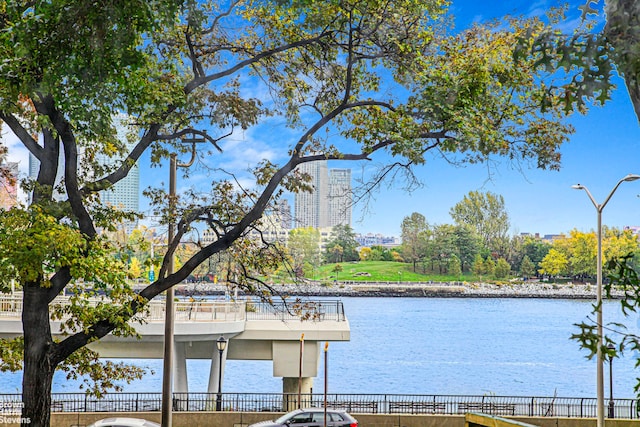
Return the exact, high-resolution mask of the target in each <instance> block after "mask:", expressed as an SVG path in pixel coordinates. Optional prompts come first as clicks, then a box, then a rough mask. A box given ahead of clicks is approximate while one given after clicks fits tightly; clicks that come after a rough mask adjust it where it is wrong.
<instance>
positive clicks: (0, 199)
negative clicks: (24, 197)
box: [0, 162, 18, 209]
mask: <svg viewBox="0 0 640 427" xmlns="http://www.w3.org/2000/svg"><path fill="white" fill-rule="evenodd" d="M0 167H2V168H3V170H4V171H5V173H2V174H0V209H11V208H12V207H13V206H15V205H17V204H18V163H17V162H8V163H4V164H2V165H0Z"/></svg>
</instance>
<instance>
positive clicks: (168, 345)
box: [161, 137, 205, 427]
mask: <svg viewBox="0 0 640 427" xmlns="http://www.w3.org/2000/svg"><path fill="white" fill-rule="evenodd" d="M204 141H205V140H204V138H195V137H194V138H189V139H183V140H182V142H185V143H187V142H189V143H191V160H190V161H189V162H188V163H178V155H177V154H176V153H172V154H171V157H170V162H169V215H170V218H169V226H168V230H167V242H168V244H169V245H171V241H172V240H173V239H174V236H175V221H174V219H173V218H172V215H173V214H174V213H175V209H176V201H175V197H176V172H177V168H178V167H181V168H188V167H189V166H191V165H192V164H193V162H194V161H195V159H196V143H198V142H204ZM171 274H173V253H171V254H170V256H169V262H168V265H167V274H166V275H167V276H169V275H171ZM173 298H174V292H173V287H170V288H169V289H167V291H166V298H165V310H164V351H163V355H162V359H163V364H162V408H161V412H162V414H161V423H162V427H171V424H172V419H171V410H172V404H173V399H172V397H173V396H172V395H173V331H174V329H173V311H174V308H173Z"/></svg>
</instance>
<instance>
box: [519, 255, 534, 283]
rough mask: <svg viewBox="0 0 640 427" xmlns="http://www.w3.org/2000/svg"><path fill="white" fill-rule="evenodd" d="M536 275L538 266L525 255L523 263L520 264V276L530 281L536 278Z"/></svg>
mask: <svg viewBox="0 0 640 427" xmlns="http://www.w3.org/2000/svg"><path fill="white" fill-rule="evenodd" d="M535 274H536V266H535V264H534V263H533V262H532V261H531V258H529V255H525V256H524V257H523V258H522V262H521V263H520V275H521V276H522V277H523V278H525V279H528V278H529V277H531V276H535Z"/></svg>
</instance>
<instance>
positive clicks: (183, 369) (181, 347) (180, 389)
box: [173, 342, 189, 411]
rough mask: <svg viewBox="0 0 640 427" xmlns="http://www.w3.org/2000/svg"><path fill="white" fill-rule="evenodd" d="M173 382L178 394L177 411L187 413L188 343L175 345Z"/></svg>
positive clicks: (175, 404)
mask: <svg viewBox="0 0 640 427" xmlns="http://www.w3.org/2000/svg"><path fill="white" fill-rule="evenodd" d="M173 380H174V384H173V392H174V393H175V394H177V395H176V398H175V399H176V400H175V402H174V403H173V406H174V408H175V409H179V410H181V411H186V410H187V404H188V401H187V395H186V394H187V393H188V392H189V379H188V378H187V357H186V343H184V342H174V343H173ZM181 393H184V394H185V395H184V397H182V396H181V395H180V394H181Z"/></svg>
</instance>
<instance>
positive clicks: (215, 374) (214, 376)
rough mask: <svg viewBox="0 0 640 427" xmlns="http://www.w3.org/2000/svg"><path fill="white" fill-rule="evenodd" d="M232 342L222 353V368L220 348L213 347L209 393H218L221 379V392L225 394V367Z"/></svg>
mask: <svg viewBox="0 0 640 427" xmlns="http://www.w3.org/2000/svg"><path fill="white" fill-rule="evenodd" d="M230 341H231V340H229V342H227V348H225V349H224V351H223V352H222V366H220V352H219V351H218V348H217V347H216V346H215V345H214V346H213V354H212V355H211V370H210V371H209V386H208V387H207V392H208V393H217V392H218V378H220V380H221V383H220V386H221V390H222V392H224V388H222V386H223V385H224V365H225V363H226V361H227V351H229V344H230Z"/></svg>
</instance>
